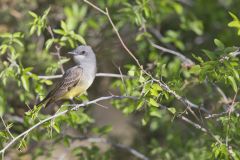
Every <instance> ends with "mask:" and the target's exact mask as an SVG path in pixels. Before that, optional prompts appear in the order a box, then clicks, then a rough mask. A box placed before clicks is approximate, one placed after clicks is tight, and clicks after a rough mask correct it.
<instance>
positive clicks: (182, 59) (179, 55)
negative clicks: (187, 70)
mask: <svg viewBox="0 0 240 160" xmlns="http://www.w3.org/2000/svg"><path fill="white" fill-rule="evenodd" d="M150 43H151V45H152V46H153V47H154V48H157V49H159V50H161V51H163V52H167V53H170V54H173V55H175V56H177V57H178V58H179V59H180V60H181V61H182V62H183V63H184V64H186V65H187V66H192V65H194V64H195V63H194V62H193V61H192V60H191V59H189V58H187V57H186V56H184V55H183V54H182V53H180V52H177V51H174V50H171V49H168V48H164V47H162V46H159V45H157V44H155V43H153V42H150Z"/></svg>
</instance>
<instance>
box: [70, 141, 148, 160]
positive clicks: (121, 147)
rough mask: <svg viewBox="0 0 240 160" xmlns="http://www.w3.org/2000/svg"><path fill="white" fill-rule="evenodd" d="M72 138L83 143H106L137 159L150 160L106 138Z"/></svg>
mask: <svg viewBox="0 0 240 160" xmlns="http://www.w3.org/2000/svg"><path fill="white" fill-rule="evenodd" d="M70 138H72V139H77V140H81V141H88V142H90V143H105V144H108V145H111V146H112V147H115V148H120V149H124V150H126V151H127V152H129V153H131V154H132V155H134V156H135V157H137V158H139V159H142V160H149V158H148V157H146V156H145V155H143V154H142V153H140V152H139V151H137V150H136V149H134V148H131V147H129V146H126V145H124V144H120V143H114V142H111V141H110V140H107V139H106V138H101V137H87V136H79V137H72V136H70Z"/></svg>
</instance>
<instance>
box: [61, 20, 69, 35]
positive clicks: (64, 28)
mask: <svg viewBox="0 0 240 160" xmlns="http://www.w3.org/2000/svg"><path fill="white" fill-rule="evenodd" d="M61 28H62V29H63V30H64V31H65V33H67V32H68V28H67V25H66V23H65V22H64V21H61Z"/></svg>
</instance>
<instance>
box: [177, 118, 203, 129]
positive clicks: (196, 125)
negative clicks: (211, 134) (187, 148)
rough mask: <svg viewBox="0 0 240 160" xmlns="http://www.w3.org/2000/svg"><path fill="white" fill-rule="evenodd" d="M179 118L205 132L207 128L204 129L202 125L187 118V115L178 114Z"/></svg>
mask: <svg viewBox="0 0 240 160" xmlns="http://www.w3.org/2000/svg"><path fill="white" fill-rule="evenodd" d="M180 118H181V119H182V120H184V121H185V122H187V123H189V124H191V125H192V126H194V127H195V128H197V129H200V130H201V131H203V132H206V133H207V130H206V129H205V128H204V127H202V126H201V125H199V124H197V123H195V122H193V121H191V120H190V119H188V118H187V117H185V116H180Z"/></svg>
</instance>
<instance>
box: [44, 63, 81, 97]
mask: <svg viewBox="0 0 240 160" xmlns="http://www.w3.org/2000/svg"><path fill="white" fill-rule="evenodd" d="M82 72H83V69H82V68H81V67H80V66H75V67H72V68H70V69H68V70H67V71H66V72H65V73H64V75H63V76H62V78H61V79H60V81H59V82H58V83H57V84H56V86H55V87H54V89H53V90H52V91H51V92H50V93H49V94H48V95H47V97H48V98H50V97H52V98H54V99H57V98H58V97H60V96H62V95H63V94H65V93H66V92H67V91H69V90H70V89H71V88H72V87H74V86H76V85H77V84H78V82H79V81H81V79H82ZM47 97H46V98H47Z"/></svg>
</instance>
